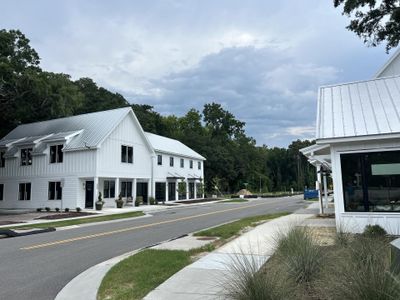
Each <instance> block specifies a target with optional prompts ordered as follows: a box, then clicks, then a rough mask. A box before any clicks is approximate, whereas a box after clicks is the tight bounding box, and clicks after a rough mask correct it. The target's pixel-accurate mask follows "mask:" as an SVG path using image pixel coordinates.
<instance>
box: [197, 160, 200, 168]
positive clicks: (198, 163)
mask: <svg viewBox="0 0 400 300" xmlns="http://www.w3.org/2000/svg"><path fill="white" fill-rule="evenodd" d="M197 169H199V170H201V161H198V162H197Z"/></svg>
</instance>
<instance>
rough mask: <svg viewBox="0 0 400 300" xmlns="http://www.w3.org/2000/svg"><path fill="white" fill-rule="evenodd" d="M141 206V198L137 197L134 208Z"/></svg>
mask: <svg viewBox="0 0 400 300" xmlns="http://www.w3.org/2000/svg"><path fill="white" fill-rule="evenodd" d="M142 204H143V197H142V196H137V197H136V199H135V206H139V205H142Z"/></svg>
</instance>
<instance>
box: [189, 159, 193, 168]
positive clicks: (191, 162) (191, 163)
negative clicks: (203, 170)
mask: <svg viewBox="0 0 400 300" xmlns="http://www.w3.org/2000/svg"><path fill="white" fill-rule="evenodd" d="M189 168H190V169H193V160H189Z"/></svg>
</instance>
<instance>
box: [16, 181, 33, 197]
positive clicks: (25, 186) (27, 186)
mask: <svg viewBox="0 0 400 300" xmlns="http://www.w3.org/2000/svg"><path fill="white" fill-rule="evenodd" d="M18 194H19V195H18V199H19V200H31V183H30V182H25V183H20V184H19V193H18Z"/></svg>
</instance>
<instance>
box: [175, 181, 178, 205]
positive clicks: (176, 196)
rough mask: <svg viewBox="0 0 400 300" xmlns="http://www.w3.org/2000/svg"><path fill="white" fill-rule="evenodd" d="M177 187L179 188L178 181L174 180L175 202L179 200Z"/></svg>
mask: <svg viewBox="0 0 400 300" xmlns="http://www.w3.org/2000/svg"><path fill="white" fill-rule="evenodd" d="M178 186H179V181H178V179H176V180H175V200H179V193H178Z"/></svg>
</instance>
